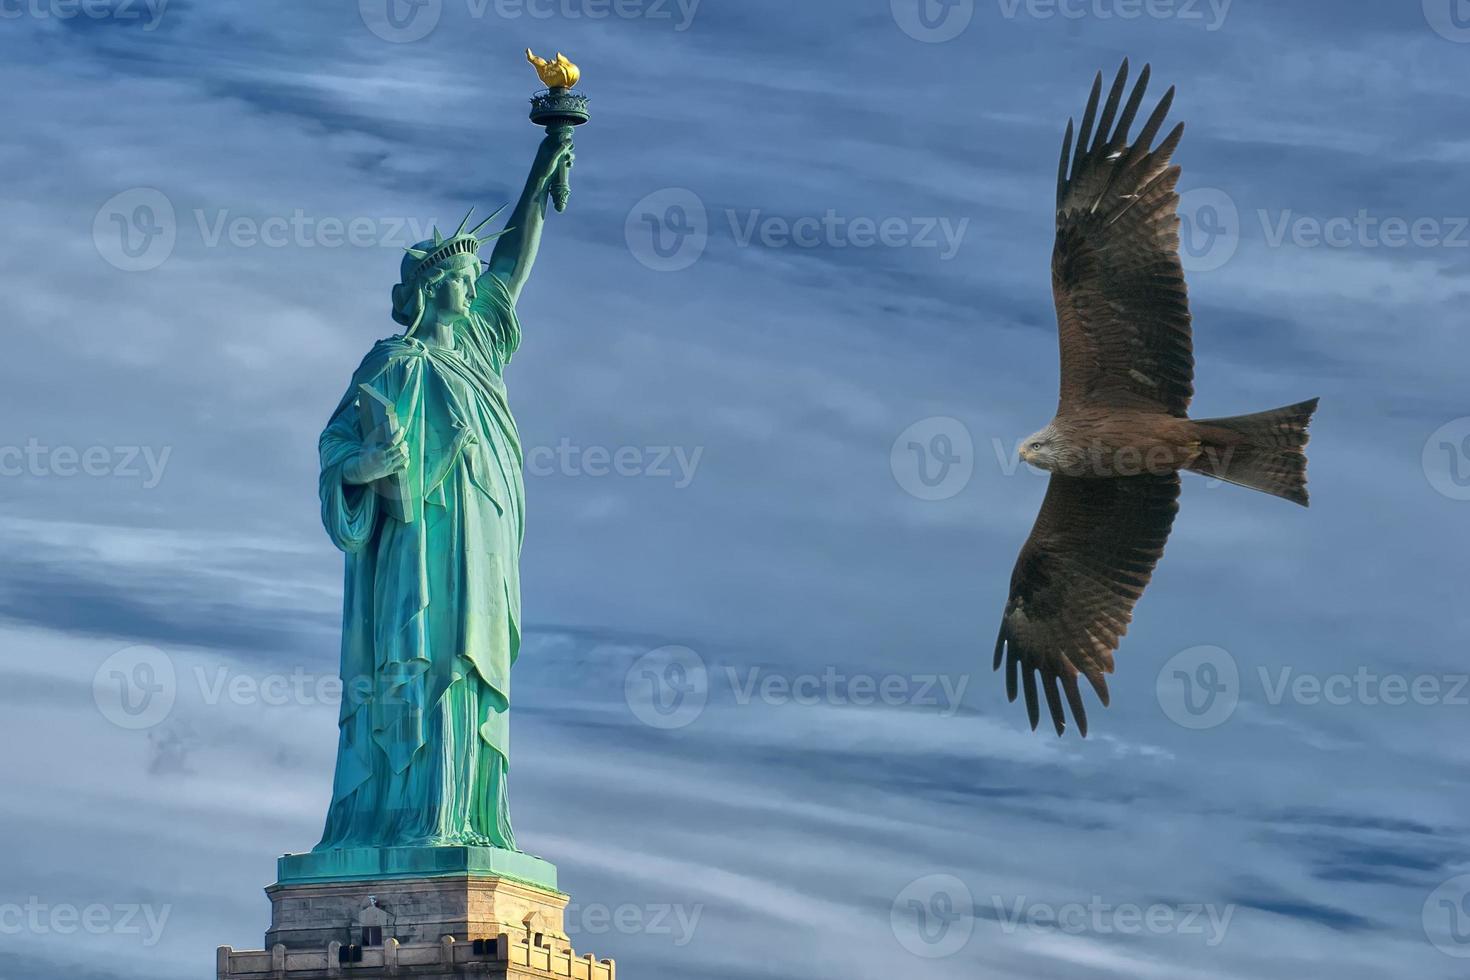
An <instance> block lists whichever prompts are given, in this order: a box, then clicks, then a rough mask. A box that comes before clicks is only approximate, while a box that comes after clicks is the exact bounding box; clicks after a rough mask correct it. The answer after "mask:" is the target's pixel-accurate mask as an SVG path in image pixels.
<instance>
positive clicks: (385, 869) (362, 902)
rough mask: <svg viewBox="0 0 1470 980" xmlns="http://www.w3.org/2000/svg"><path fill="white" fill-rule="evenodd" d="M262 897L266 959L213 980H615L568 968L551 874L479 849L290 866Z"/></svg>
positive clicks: (229, 963)
mask: <svg viewBox="0 0 1470 980" xmlns="http://www.w3.org/2000/svg"><path fill="white" fill-rule="evenodd" d="M277 874H278V877H279V881H277V883H276V884H274V885H271V886H270V887H269V888H267V889H266V890H265V891H266V895H267V896H269V897H270V901H271V925H270V930H269V931H268V932H267V933H266V935H265V949H264V950H242V951H236V950H234V949H231V948H230V947H228V946H221V947H220V948H219V961H218V980H316V978H319V977H353V978H357V980H380V978H386V977H413V978H417V980H464V978H465V977H467V976H474V977H508V978H551V977H557V978H564V980H616V977H615V969H616V968H615V967H614V965H613V963H612V961H611V960H601V961H598V960H595V959H593V957H591V956H583V957H578V956H577V955H576V954H575V953H573V952H572V944H571V940H569V939H568V938H567V934H566V927H565V924H564V921H563V919H564V913H565V910H566V906H567V896H566V895H565V894H563V893H562V892H560V891H558V890H557V889H556V869H555V868H554V867H553V866H551V865H550V864H547V863H546V862H545V861H542V860H541V859H539V858H535V857H532V856H531V855H528V854H520V853H517V852H511V851H501V850H497V849H495V848H484V847H437V848H384V849H381V850H372V849H366V848H365V849H361V850H352V849H345V850H339V851H324V852H319V853H313V854H288V855H286V856H284V857H282V858H281V859H280V861H279V864H278V869H277Z"/></svg>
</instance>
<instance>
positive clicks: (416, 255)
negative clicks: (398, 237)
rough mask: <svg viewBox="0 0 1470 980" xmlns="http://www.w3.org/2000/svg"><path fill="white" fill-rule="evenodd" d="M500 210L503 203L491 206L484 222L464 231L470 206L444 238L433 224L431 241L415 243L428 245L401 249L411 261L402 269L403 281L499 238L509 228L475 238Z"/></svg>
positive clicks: (470, 252) (474, 252)
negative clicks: (410, 266)
mask: <svg viewBox="0 0 1470 980" xmlns="http://www.w3.org/2000/svg"><path fill="white" fill-rule="evenodd" d="M504 210H505V205H501V206H500V207H498V208H496V209H495V211H494V213H493V214H491V215H490V217H488V218H486V219H485V220H484V221H481V222H480V223H479V224H477V225H475V227H473V228H471V229H469V230H468V231H466V230H465V226H466V225H468V224H469V223H470V216H471V215H473V214H474V213H475V209H474V208H470V210H469V213H468V214H466V215H465V216H464V220H463V221H461V222H460V223H459V227H458V228H456V229H454V234H452V235H450V236H449V237H448V238H445V237H444V236H443V235H441V234H439V228H438V226H437V225H436V226H435V227H434V239H433V241H430V242H420V243H419V245H427V246H429V247H428V248H420V247H419V246H412V245H411V246H409V247H408V248H407V249H405V251H406V252H408V257H409V258H410V259H412V260H413V266H412V268H411V269H408V268H406V269H405V270H404V271H405V274H404V276H403V281H404V282H408V281H409V280H410V279H417V278H419V277H421V276H423V275H424V274H426V273H427V272H429V271H430V270H431V269H433V268H434V267H435V266H437V265H439V264H440V263H442V262H445V261H447V260H448V259H452V258H454V256H456V255H474V256H478V255H479V252H480V246H481V245H483V244H485V243H486V242H488V241H493V240H494V239H496V238H499V237H500V236H501V235H504V234H505V233H506V232H508V231H510V229H509V228H502V229H501V230H500V231H497V232H495V233H494V234H491V235H486V236H485V237H484V238H477V237H475V236H476V234H477V233H478V232H479V231H480V229H481V228H483V227H485V226H486V225H488V224H489V223H490V222H491V221H493V220H495V216H496V215H498V214H499V213H500V212H501V211H504ZM408 264H409V263H408V262H406V261H405V262H404V265H405V266H408Z"/></svg>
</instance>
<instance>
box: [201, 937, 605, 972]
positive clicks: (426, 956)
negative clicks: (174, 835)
mask: <svg viewBox="0 0 1470 980" xmlns="http://www.w3.org/2000/svg"><path fill="white" fill-rule="evenodd" d="M344 952H345V953H346V954H347V955H346V956H344ZM217 965H218V980H321V978H324V977H346V978H352V980H388V978H390V977H391V978H395V980H396V978H412V980H469V978H474V980H501V978H504V980H617V966H616V965H614V963H613V961H612V960H596V959H593V958H592V956H591V955H590V954H589V955H587V956H583V957H578V956H576V955H575V954H573V953H572V952H571V951H570V950H568V951H567V952H565V953H559V952H557V951H555V950H552V949H547V948H544V947H536V946H531V945H528V944H527V943H524V942H517V941H515V940H513V939H512V938H511V937H510V936H504V935H502V936H497V937H496V938H495V939H494V940H490V941H484V942H476V943H467V942H464V941H462V940H455V939H451V938H448V937H445V938H444V939H443V940H441V941H440V942H437V943H399V942H398V941H397V940H394V939H389V940H387V941H386V942H385V943H384V944H383V945H382V946H381V947H377V948H372V949H362V948H360V947H359V948H357V949H355V950H354V949H353V948H352V947H344V946H342V945H341V944H340V943H336V942H333V943H330V944H328V945H327V947H326V948H325V949H322V950H315V951H308V950H298V951H295V952H292V951H289V950H287V949H286V947H285V946H277V947H275V948H274V949H271V950H268V951H259V950H256V951H246V952H236V951H235V950H233V949H231V948H230V947H228V946H221V947H220V948H219V952H218V954H217Z"/></svg>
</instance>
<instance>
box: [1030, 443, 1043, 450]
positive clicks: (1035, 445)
mask: <svg viewBox="0 0 1470 980" xmlns="http://www.w3.org/2000/svg"><path fill="white" fill-rule="evenodd" d="M1031 448H1032V449H1040V448H1041V443H1039V442H1033V443H1032V444H1031Z"/></svg>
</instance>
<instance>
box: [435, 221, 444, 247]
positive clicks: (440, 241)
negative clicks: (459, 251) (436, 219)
mask: <svg viewBox="0 0 1470 980" xmlns="http://www.w3.org/2000/svg"><path fill="white" fill-rule="evenodd" d="M434 244H435V245H443V244H444V236H443V235H441V234H439V226H438V225H435V226H434Z"/></svg>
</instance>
